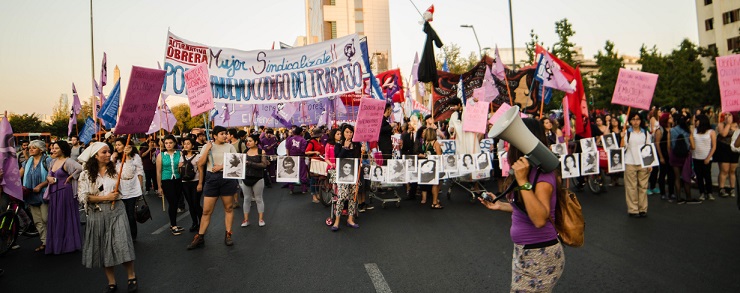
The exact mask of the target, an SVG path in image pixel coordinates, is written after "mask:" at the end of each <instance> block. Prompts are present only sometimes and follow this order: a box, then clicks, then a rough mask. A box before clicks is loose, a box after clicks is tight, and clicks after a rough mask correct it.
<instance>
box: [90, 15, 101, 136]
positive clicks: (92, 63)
mask: <svg viewBox="0 0 740 293" xmlns="http://www.w3.org/2000/svg"><path fill="white" fill-rule="evenodd" d="M93 35H94V34H93V2H92V0H90V73H91V75H92V80H93V84H92V94H91V97H90V106H91V107H92V111H91V112H92V115H93V120H95V121H97V120H98V114H97V112H96V111H95V106H96V105H97V102H96V101H95V100H96V99H95V40H94V38H93ZM95 134H96V136H97V140H98V141H100V133H99V131H95Z"/></svg>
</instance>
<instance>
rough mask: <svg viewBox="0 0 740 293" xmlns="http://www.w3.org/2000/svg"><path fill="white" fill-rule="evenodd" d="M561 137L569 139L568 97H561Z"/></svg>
mask: <svg viewBox="0 0 740 293" xmlns="http://www.w3.org/2000/svg"><path fill="white" fill-rule="evenodd" d="M563 124H564V125H563V136H565V137H566V138H570V137H571V136H570V106H569V103H568V96H567V95H566V96H565V97H563Z"/></svg>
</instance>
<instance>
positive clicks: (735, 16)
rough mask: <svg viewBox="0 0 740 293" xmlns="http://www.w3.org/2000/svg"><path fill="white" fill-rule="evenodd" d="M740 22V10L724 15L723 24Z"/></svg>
mask: <svg viewBox="0 0 740 293" xmlns="http://www.w3.org/2000/svg"><path fill="white" fill-rule="evenodd" d="M738 20H740V9H735V10H732V11H728V12H725V13H722V23H723V24H728V23H733V22H736V21H738Z"/></svg>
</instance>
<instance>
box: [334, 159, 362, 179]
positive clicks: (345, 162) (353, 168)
mask: <svg viewBox="0 0 740 293" xmlns="http://www.w3.org/2000/svg"><path fill="white" fill-rule="evenodd" d="M357 164H358V162H357V159H352V158H337V183H339V184H357V176H358V174H357V170H359V169H358V167H357Z"/></svg>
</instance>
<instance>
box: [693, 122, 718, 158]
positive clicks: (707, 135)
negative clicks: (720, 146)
mask: <svg viewBox="0 0 740 293" xmlns="http://www.w3.org/2000/svg"><path fill="white" fill-rule="evenodd" d="M713 131H714V130H711V129H710V130H707V131H706V132H704V133H703V134H699V133H698V132H697V131H696V129H694V147H695V148H694V152H693V154H692V155H691V157H692V158H693V159H696V160H704V159H706V158H707V157H708V156H709V151H711V150H712V137H711V133H712V132H713Z"/></svg>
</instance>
